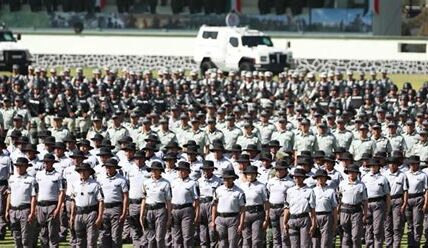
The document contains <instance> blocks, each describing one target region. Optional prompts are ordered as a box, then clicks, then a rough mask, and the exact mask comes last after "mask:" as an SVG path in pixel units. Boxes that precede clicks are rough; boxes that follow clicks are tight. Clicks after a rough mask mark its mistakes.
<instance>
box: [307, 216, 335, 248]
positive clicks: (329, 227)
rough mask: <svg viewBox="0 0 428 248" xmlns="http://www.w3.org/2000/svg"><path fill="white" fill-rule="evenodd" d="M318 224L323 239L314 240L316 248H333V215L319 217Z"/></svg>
mask: <svg viewBox="0 0 428 248" xmlns="http://www.w3.org/2000/svg"><path fill="white" fill-rule="evenodd" d="M317 224H318V228H319V229H320V233H321V237H317V238H313V239H312V243H313V247H314V248H319V247H322V248H331V247H333V240H334V236H335V232H334V230H333V214H332V213H331V214H325V215H317Z"/></svg>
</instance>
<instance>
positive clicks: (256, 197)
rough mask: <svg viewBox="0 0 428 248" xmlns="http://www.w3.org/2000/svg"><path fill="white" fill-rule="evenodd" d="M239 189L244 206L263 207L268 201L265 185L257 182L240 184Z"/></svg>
mask: <svg viewBox="0 0 428 248" xmlns="http://www.w3.org/2000/svg"><path fill="white" fill-rule="evenodd" d="M241 189H242V190H243V191H244V194H245V206H255V205H263V204H264V203H265V202H267V201H268V193H267V189H266V186H265V184H263V183H261V182H259V181H257V180H256V181H254V182H251V183H250V182H247V183H241Z"/></svg>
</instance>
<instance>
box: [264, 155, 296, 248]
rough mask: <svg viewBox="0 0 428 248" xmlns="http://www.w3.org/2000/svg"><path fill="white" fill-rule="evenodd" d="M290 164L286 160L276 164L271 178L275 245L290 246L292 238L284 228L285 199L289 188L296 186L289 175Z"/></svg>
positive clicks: (269, 190)
mask: <svg viewBox="0 0 428 248" xmlns="http://www.w3.org/2000/svg"><path fill="white" fill-rule="evenodd" d="M289 168H290V165H289V164H288V163H287V162H286V161H285V160H279V161H277V162H276V164H275V167H274V169H275V177H273V178H271V179H269V181H268V183H267V186H266V187H267V190H268V192H269V220H270V225H271V229H272V237H273V247H289V246H290V238H289V237H288V235H286V233H285V230H284V225H282V223H284V215H283V213H284V199H286V194H287V190H288V189H289V188H291V187H293V186H294V182H293V179H292V178H291V177H290V176H289V175H288V169H289Z"/></svg>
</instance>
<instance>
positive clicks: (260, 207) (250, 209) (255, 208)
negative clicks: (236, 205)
mask: <svg viewBox="0 0 428 248" xmlns="http://www.w3.org/2000/svg"><path fill="white" fill-rule="evenodd" d="M263 210H264V208H263V205H253V206H246V207H245V212H249V213H258V212H262V211H263Z"/></svg>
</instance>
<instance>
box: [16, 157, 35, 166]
mask: <svg viewBox="0 0 428 248" xmlns="http://www.w3.org/2000/svg"><path fill="white" fill-rule="evenodd" d="M14 165H15V166H20V165H26V166H32V164H30V163H29V162H28V159H27V158H24V157H19V158H17V159H16V162H15V163H14Z"/></svg>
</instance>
